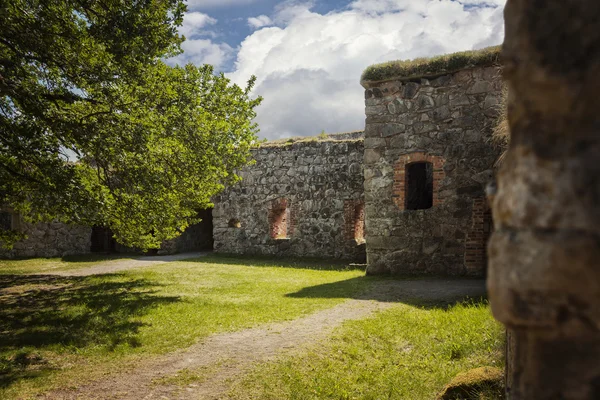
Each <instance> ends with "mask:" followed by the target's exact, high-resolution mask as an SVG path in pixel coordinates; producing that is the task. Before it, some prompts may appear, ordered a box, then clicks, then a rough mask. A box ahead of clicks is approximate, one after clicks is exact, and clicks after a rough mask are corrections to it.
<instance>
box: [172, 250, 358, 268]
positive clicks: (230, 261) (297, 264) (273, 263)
mask: <svg viewBox="0 0 600 400" xmlns="http://www.w3.org/2000/svg"><path fill="white" fill-rule="evenodd" d="M179 262H202V263H208V264H223V265H241V266H247V267H279V268H299V269H312V270H318V271H356V270H361V271H364V270H365V268H366V265H365V264H354V263H352V262H351V261H347V260H332V259H323V258H312V257H311V258H308V257H303V258H294V257H285V258H278V257H275V256H246V255H238V254H223V253H212V254H209V255H206V256H204V257H202V258H191V259H185V260H180V261H179Z"/></svg>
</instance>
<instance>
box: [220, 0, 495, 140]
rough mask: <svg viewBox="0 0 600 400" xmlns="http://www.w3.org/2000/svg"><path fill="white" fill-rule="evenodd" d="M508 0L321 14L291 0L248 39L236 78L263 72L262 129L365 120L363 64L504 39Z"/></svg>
mask: <svg viewBox="0 0 600 400" xmlns="http://www.w3.org/2000/svg"><path fill="white" fill-rule="evenodd" d="M505 1H506V0H485V1H477V0H464V1H451V0H420V1H414V0H356V1H354V2H352V3H351V4H350V5H349V7H347V8H346V9H344V10H341V11H332V12H329V13H327V14H325V15H321V14H318V13H315V12H312V11H311V3H310V2H298V1H292V2H286V3H284V4H283V5H282V6H280V7H279V8H278V9H277V10H276V13H275V15H274V17H273V20H274V22H275V23H276V24H277V25H278V27H269V28H263V29H260V30H257V31H255V32H254V33H253V34H252V35H250V36H248V37H247V38H246V39H245V40H244V41H243V42H242V44H241V46H240V49H239V52H238V55H237V60H236V62H235V69H234V72H232V73H230V74H228V75H229V77H230V78H232V80H233V81H234V82H237V83H238V84H241V85H244V84H245V81H247V80H248V78H249V77H250V76H251V75H256V76H257V77H258V80H257V84H256V87H255V89H254V93H255V94H259V95H262V96H263V97H264V101H263V104H262V105H261V106H260V107H259V109H258V110H257V112H258V116H257V122H258V123H259V125H260V127H261V136H265V137H268V138H276V137H282V136H292V135H303V136H304V135H315V134H318V133H319V132H320V131H321V130H323V129H324V130H325V131H327V132H339V131H345V130H356V129H362V128H363V127H364V118H365V116H364V98H363V88H362V87H361V86H360V85H359V78H360V75H361V73H362V71H363V70H364V69H365V68H366V67H367V66H368V65H370V64H374V63H378V62H384V61H389V60H394V59H412V58H415V57H426V56H432V55H436V54H441V53H448V52H455V51H461V50H468V49H476V48H481V47H485V46H488V45H493V44H499V43H500V42H501V41H502V39H503V35H504V29H503V18H502V6H503V5H504V3H505Z"/></svg>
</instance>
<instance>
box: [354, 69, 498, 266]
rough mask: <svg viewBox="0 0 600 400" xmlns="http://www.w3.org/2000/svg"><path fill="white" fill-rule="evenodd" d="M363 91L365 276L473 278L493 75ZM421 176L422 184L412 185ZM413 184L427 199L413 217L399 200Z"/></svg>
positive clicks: (493, 151)
mask: <svg viewBox="0 0 600 400" xmlns="http://www.w3.org/2000/svg"><path fill="white" fill-rule="evenodd" d="M363 85H364V86H365V88H366V91H365V99H366V100H365V103H366V115H367V119H366V128H365V157H364V162H365V163H364V168H365V202H366V221H367V225H366V228H367V232H368V238H367V258H368V269H367V272H368V273H370V274H380V273H394V274H405V273H432V274H442V275H458V274H469V275H483V274H484V272H485V268H486V261H485V246H486V241H487V238H488V236H489V233H490V231H491V216H490V213H489V207H488V206H487V204H486V203H485V197H484V196H485V194H484V189H485V186H486V184H487V183H488V182H489V181H490V180H491V179H492V176H493V166H494V163H495V161H496V160H497V158H498V156H499V151H500V150H499V149H498V148H496V147H495V146H494V145H493V144H492V143H491V132H492V127H493V126H494V124H495V121H496V118H497V116H498V112H499V103H500V101H501V97H502V90H503V84H502V80H501V71H500V69H499V67H497V66H489V67H478V68H472V69H465V70H461V71H458V72H455V73H451V74H447V75H442V76H438V77H436V78H431V79H411V80H406V81H404V80H402V79H398V80H392V81H386V82H363ZM415 164H422V165H424V166H423V167H422V168H423V169H422V170H420V171H419V170H415V169H414V168H413V167H411V166H414V165H415ZM411 174H412V176H411ZM425 174H429V178H428V179H429V181H427V182H425V183H423V184H420V183H418V182H417V184H416V186H415V185H414V184H415V182H414V179H417V178H416V177H418V176H425ZM411 180H412V181H411ZM419 185H429V189H428V190H429V191H430V192H429V196H431V198H430V199H429V203H427V204H426V205H425V206H424V207H423V208H422V209H418V207H414V204H413V203H414V202H415V200H416V201H417V203H418V200H419V198H416V199H415V198H412V199H410V198H409V197H410V192H411V190H414V188H415V187H417V188H418V187H419ZM431 191H432V193H431ZM413 197H414V196H413Z"/></svg>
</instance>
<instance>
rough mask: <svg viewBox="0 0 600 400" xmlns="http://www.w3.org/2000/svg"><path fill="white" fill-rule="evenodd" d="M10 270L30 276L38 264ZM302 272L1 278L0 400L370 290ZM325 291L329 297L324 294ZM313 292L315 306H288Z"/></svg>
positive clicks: (175, 267) (346, 278)
mask: <svg viewBox="0 0 600 400" xmlns="http://www.w3.org/2000/svg"><path fill="white" fill-rule="evenodd" d="M11 262H12V263H16V264H17V265H18V267H15V269H19V268H25V269H28V270H32V269H34V268H37V267H34V266H35V265H36V263H37V262H38V261H34V262H33V265H34V266H31V267H28V266H27V265H26V261H25V260H19V261H11ZM11 262H6V263H8V264H9V266H10V263H11ZM22 263H25V264H22ZM23 265H24V266H23ZM283 266H285V267H286V268H282V267H283ZM309 267H311V265H310V264H309V263H307V264H303V263H302V262H297V261H289V262H286V261H277V262H274V261H273V260H271V261H270V262H269V261H268V260H265V259H261V260H252V259H251V260H245V259H243V258H230V257H225V258H224V257H211V258H207V259H197V260H193V261H180V262H172V263H165V264H159V265H156V266H152V267H146V268H141V269H135V270H131V271H124V272H121V273H119V274H107V275H96V276H89V277H62V276H49V275H18V274H12V275H9V274H4V275H0V398H19V397H25V398H28V397H33V396H35V395H36V394H37V393H39V392H43V391H45V390H48V389H51V388H56V387H65V386H71V385H79V384H80V383H81V382H85V381H86V380H89V379H93V378H99V377H101V376H102V375H103V374H107V373H110V372H116V371H119V370H120V369H122V368H124V367H133V366H135V365H136V364H137V363H140V362H143V361H144V360H145V359H150V358H152V357H155V356H156V355H159V354H164V353H167V352H171V351H174V350H177V349H181V348H185V347H188V346H190V345H192V344H194V343H197V342H198V341H201V340H202V339H203V338H205V337H207V336H208V335H210V334H214V333H219V332H225V331H235V330H240V329H244V328H250V327H254V326H257V325H260V324H263V323H268V322H275V321H283V320H290V319H294V318H298V317H300V316H303V315H306V314H310V313H312V312H315V311H318V310H321V309H324V308H328V307H332V306H334V305H336V304H338V303H340V302H342V301H344V300H345V299H347V298H349V297H352V296H354V295H356V294H357V293H358V292H361V291H362V290H364V289H366V288H367V287H368V286H369V284H370V282H371V281H372V280H371V279H369V278H365V277H363V274H364V273H363V271H361V270H345V269H344V268H343V266H339V268H337V269H336V268H334V267H335V266H333V267H332V266H331V265H328V263H326V262H322V265H321V266H320V267H319V266H316V267H315V266H314V265H313V267H314V268H312V269H311V268H309ZM340 269H341V270H340ZM333 283H335V284H336V285H335V287H336V297H330V296H328V295H327V294H328V293H326V292H328V291H329V290H330V288H329V287H328V286H326V284H333ZM319 285H325V286H323V288H322V289H319V287H320V286H319ZM313 286H314V287H317V289H316V290H317V291H319V290H321V291H322V295H321V296H319V295H316V296H314V297H311V298H304V297H294V296H289V294H293V293H296V292H299V291H301V290H302V289H304V288H306V287H313Z"/></svg>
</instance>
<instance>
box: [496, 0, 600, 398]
mask: <svg viewBox="0 0 600 400" xmlns="http://www.w3.org/2000/svg"><path fill="white" fill-rule="evenodd" d="M505 21H506V39H505V43H504V48H503V58H504V62H505V69H504V73H505V78H506V80H507V83H508V86H509V104H508V118H509V124H510V128H511V144H510V149H509V152H508V154H507V158H506V160H505V161H504V163H503V166H502V168H501V170H500V172H499V176H498V192H497V194H496V196H495V199H494V204H493V212H494V220H495V227H496V231H495V232H494V234H493V236H492V239H491V241H490V244H489V258H490V271H489V277H488V289H489V294H490V299H491V304H492V310H493V312H494V316H495V317H496V318H497V319H498V320H499V321H501V322H502V323H504V324H505V326H506V327H507V330H508V331H509V332H510V334H509V335H508V336H509V341H510V342H509V344H508V345H509V346H508V348H509V349H510V351H509V356H508V358H507V368H508V371H507V382H508V386H509V388H508V389H509V390H508V391H509V393H508V398H509V399H518V400H521V399H523V400H525V399H526V400H534V399H540V400H542V399H553V400H554V399H557V400H558V399H564V400H571V399H577V400H583V399H589V400H592V399H600V1H598V0H577V1H576V0H543V1H542V0H508V2H507V5H506V9H505Z"/></svg>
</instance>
